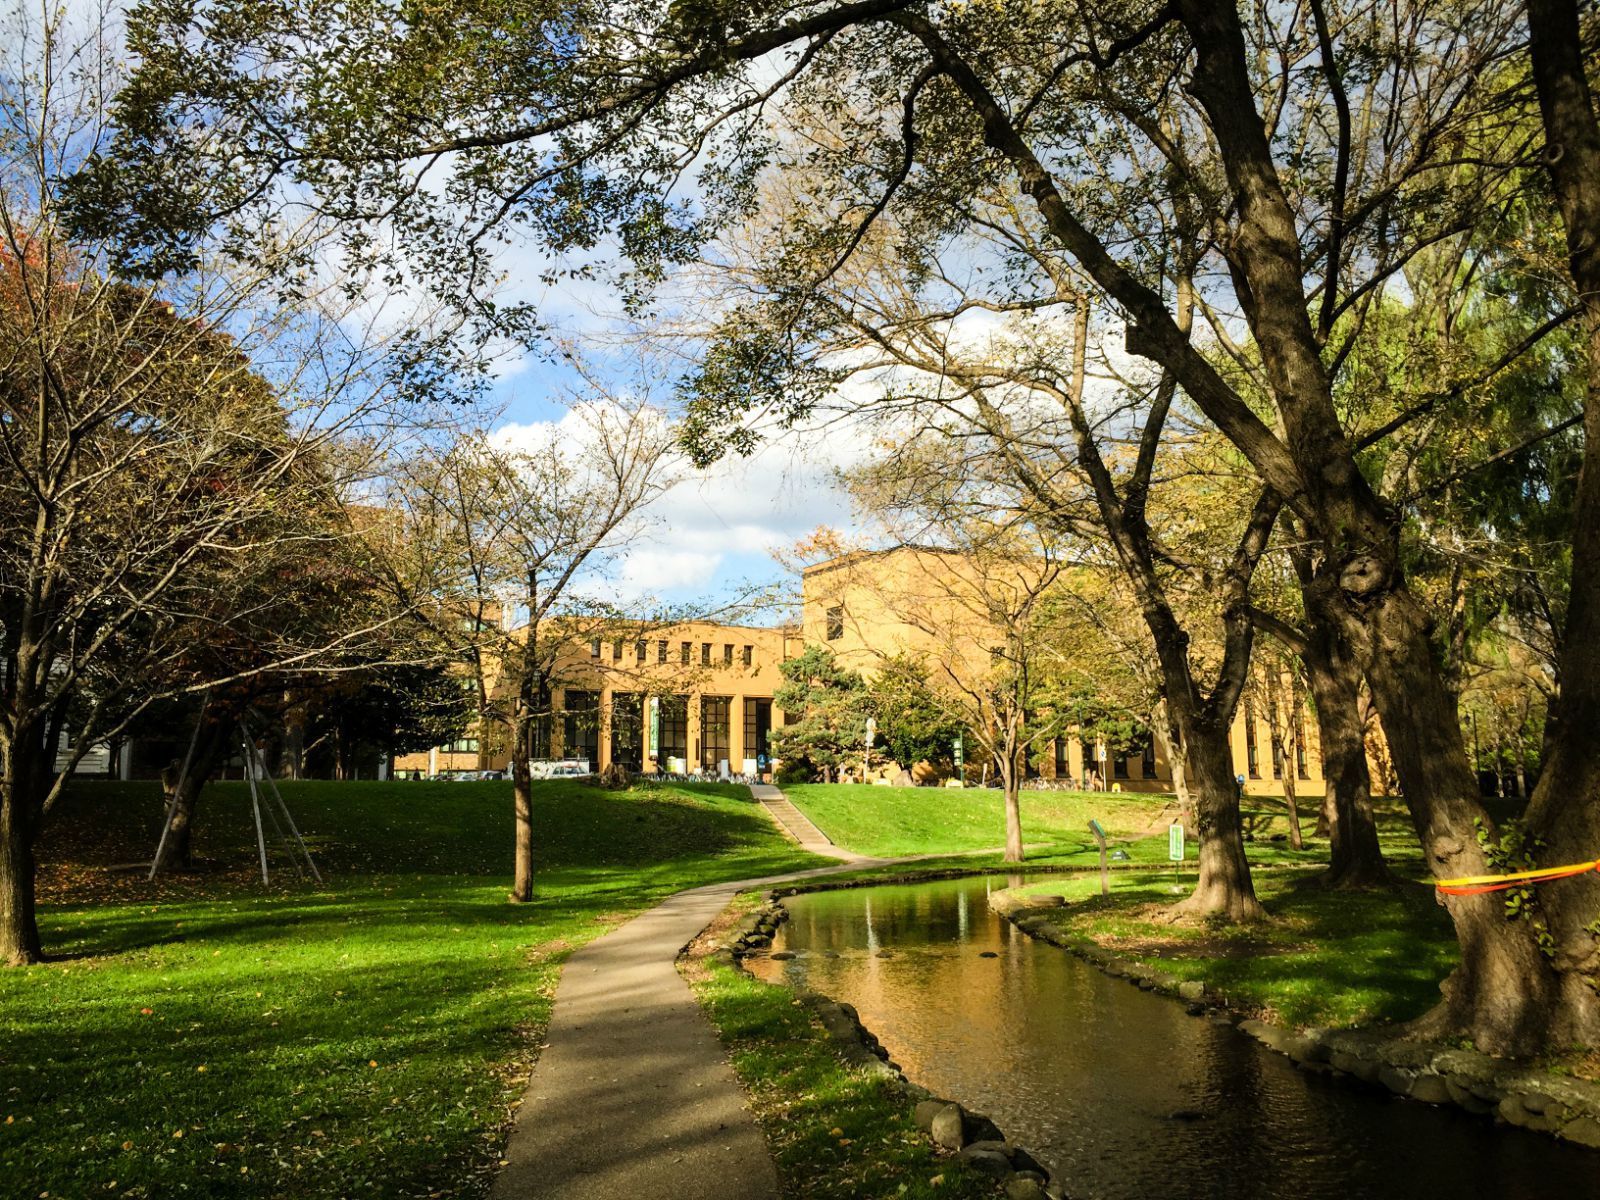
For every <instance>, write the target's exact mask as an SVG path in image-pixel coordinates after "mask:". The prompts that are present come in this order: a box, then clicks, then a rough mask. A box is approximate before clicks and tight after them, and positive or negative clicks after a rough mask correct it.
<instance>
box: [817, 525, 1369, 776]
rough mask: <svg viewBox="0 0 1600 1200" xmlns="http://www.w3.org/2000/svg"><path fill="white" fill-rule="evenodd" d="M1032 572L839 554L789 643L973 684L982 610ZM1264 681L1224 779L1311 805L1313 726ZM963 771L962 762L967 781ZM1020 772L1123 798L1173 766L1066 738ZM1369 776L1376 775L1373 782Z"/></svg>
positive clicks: (1150, 755)
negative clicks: (984, 573)
mask: <svg viewBox="0 0 1600 1200" xmlns="http://www.w3.org/2000/svg"><path fill="white" fill-rule="evenodd" d="M984 569H987V570H988V571H990V572H991V573H992V572H994V571H996V570H999V571H1002V572H1004V573H1005V574H1006V575H1008V576H1012V577H1014V578H1013V579H1012V580H1010V581H1009V582H1008V581H1007V580H1002V581H1001V583H1000V585H999V586H998V587H997V586H996V583H995V580H994V579H993V578H992V576H991V577H989V578H983V579H979V578H977V577H976V573H977V572H978V571H980V570H984ZM1038 569H1039V568H1038V567H1037V566H1029V565H1028V560H1026V559H1017V560H1001V561H999V562H998V563H997V562H990V563H988V564H987V566H986V567H983V566H980V565H978V564H976V563H975V561H974V560H973V559H972V558H971V557H970V556H966V555H962V554H959V553H953V552H950V551H946V550H941V549H937V548H930V547H920V546H898V547H894V548H892V549H889V550H881V551H858V552H855V553H851V554H846V555H842V556H840V557H839V558H835V559H832V560H830V561H828V562H824V563H819V564H817V565H815V566H812V567H809V568H807V569H806V571H805V572H804V573H803V575H802V579H801V588H802V605H801V628H800V637H801V640H802V641H803V642H804V643H806V644H820V645H825V646H827V647H829V648H830V649H831V650H833V652H834V654H835V655H836V656H837V658H838V660H839V662H840V663H841V664H842V665H844V666H847V667H849V668H850V669H851V670H855V671H860V672H861V673H862V674H864V675H867V676H869V677H870V676H871V675H872V674H873V673H874V672H875V671H876V670H877V669H878V666H879V665H880V664H881V663H882V662H883V660H884V659H886V658H889V657H891V656H893V655H896V654H902V653H904V654H909V655H912V656H916V657H920V658H924V659H932V660H934V661H938V662H941V663H947V664H950V666H951V668H952V669H953V670H955V671H957V672H959V671H960V670H961V669H962V666H963V664H965V667H966V669H968V670H970V671H972V672H973V673H974V674H973V677H974V678H976V677H977V675H976V673H977V672H979V671H982V670H984V669H986V667H987V663H988V659H989V653H990V650H989V647H990V646H991V645H993V644H994V643H995V642H996V641H997V640H999V639H1000V638H1001V636H1002V635H1001V634H1000V633H999V632H998V631H997V630H996V629H995V628H994V626H993V625H992V624H991V623H990V621H989V619H988V616H987V614H988V612H989V611H992V610H993V609H994V608H996V607H999V608H1001V609H1003V608H1004V607H1005V601H1006V598H1007V597H1006V592H1007V590H1008V586H1012V587H1016V586H1022V585H1025V584H1027V583H1028V582H1030V573H1031V572H1036V571H1037V570H1038ZM1266 682H1267V681H1266V680H1265V679H1264V678H1263V677H1262V675H1261V672H1260V670H1259V669H1258V670H1257V672H1256V677H1255V678H1254V679H1253V680H1252V685H1251V687H1250V688H1249V689H1247V693H1246V695H1245V697H1244V698H1243V699H1242V700H1241V702H1240V704H1239V707H1238V710H1237V712H1236V713H1235V714H1234V720H1233V727H1232V730H1231V732H1230V737H1229V741H1230V745H1231V748H1232V752H1233V763H1234V771H1235V774H1236V775H1238V776H1242V777H1243V780H1244V784H1243V788H1244V791H1245V793H1246V794H1247V795H1270V796H1281V795H1283V794H1284V783H1285V779H1286V778H1292V780H1293V782H1294V785H1295V791H1296V793H1297V794H1298V795H1303V796H1309V797H1321V796H1322V795H1323V794H1324V793H1325V791H1326V784H1325V782H1324V778H1323V773H1322V756H1321V751H1320V748H1319V745H1318V740H1317V727H1316V721H1315V720H1314V719H1313V717H1312V714H1311V713H1309V712H1308V711H1307V709H1306V707H1305V704H1304V702H1303V701H1301V702H1299V703H1298V704H1297V705H1295V707H1296V711H1293V712H1290V711H1288V709H1289V708H1290V706H1291V702H1290V694H1291V693H1292V691H1293V689H1291V688H1289V687H1288V686H1287V685H1285V686H1280V687H1276V688H1268V687H1266V686H1265V683H1266ZM1280 707H1281V708H1282V709H1283V710H1284V711H1281V712H1280V711H1277V710H1278V709H1279V708H1280ZM1290 723H1292V726H1291V724H1290ZM1290 727H1292V728H1293V729H1294V731H1295V734H1296V736H1295V738H1294V740H1293V744H1292V749H1291V750H1290V751H1289V753H1288V754H1287V755H1286V754H1285V753H1283V748H1284V739H1283V738H1282V736H1281V735H1282V733H1283V731H1284V730H1285V729H1286V728H1290ZM1274 729H1276V730H1277V731H1278V732H1279V735H1280V736H1276V737H1275V736H1274ZM1286 759H1292V761H1286ZM974 765H975V764H972V763H969V764H968V767H969V775H970V774H973V773H974V772H973V770H972V768H973V766H974ZM980 770H981V768H980ZM1030 771H1031V772H1032V773H1033V774H1035V775H1036V776H1037V777H1039V778H1044V779H1056V780H1062V781H1064V782H1070V783H1072V784H1074V785H1076V786H1091V785H1094V784H1095V783H1096V781H1098V786H1102V787H1107V788H1110V787H1113V786H1115V787H1118V788H1120V789H1121V790H1123V791H1131V792H1170V791H1171V790H1172V789H1173V778H1172V766H1171V763H1170V762H1169V761H1168V757H1167V752H1166V748H1165V746H1164V745H1163V743H1162V741H1161V739H1157V738H1148V739H1146V741H1145V743H1144V746H1143V748H1142V750H1141V751H1140V752H1137V753H1132V754H1123V753H1119V752H1118V750H1117V749H1116V748H1113V747H1109V746H1107V745H1106V744H1105V743H1104V742H1103V741H1096V740H1094V739H1084V738H1080V737H1078V736H1077V735H1076V734H1074V733H1071V732H1069V733H1068V734H1067V736H1065V737H1061V738H1058V739H1056V740H1055V741H1054V743H1052V744H1050V745H1048V746H1046V747H1044V748H1043V750H1042V752H1041V753H1038V754H1037V755H1036V757H1035V759H1034V761H1033V762H1032V763H1030ZM1378 778H1379V776H1378V774H1377V773H1376V772H1375V773H1374V781H1375V784H1376V781H1377V780H1378Z"/></svg>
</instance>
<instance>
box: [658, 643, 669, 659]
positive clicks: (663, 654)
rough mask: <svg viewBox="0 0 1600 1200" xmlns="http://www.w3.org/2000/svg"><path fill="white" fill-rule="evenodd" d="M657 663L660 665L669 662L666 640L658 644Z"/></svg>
mask: <svg viewBox="0 0 1600 1200" xmlns="http://www.w3.org/2000/svg"><path fill="white" fill-rule="evenodd" d="M656 661H657V662H658V663H664V662H666V661H667V643H666V641H665V640H662V641H659V642H657V643H656Z"/></svg>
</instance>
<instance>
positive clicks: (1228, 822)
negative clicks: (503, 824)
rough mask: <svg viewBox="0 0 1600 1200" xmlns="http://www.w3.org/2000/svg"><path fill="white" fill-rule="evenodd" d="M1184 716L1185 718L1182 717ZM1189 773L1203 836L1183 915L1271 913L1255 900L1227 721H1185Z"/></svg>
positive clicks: (1251, 917) (1247, 917)
mask: <svg viewBox="0 0 1600 1200" xmlns="http://www.w3.org/2000/svg"><path fill="white" fill-rule="evenodd" d="M1181 719H1182V718H1180V720H1181ZM1183 744H1184V746H1185V747H1186V749H1187V751H1188V768H1189V777H1190V778H1191V779H1192V780H1193V781H1194V785H1195V788H1194V795H1195V800H1196V804H1195V826H1196V832H1197V833H1198V835H1199V839H1200V879H1199V881H1198V882H1197V883H1196V884H1195V889H1194V891H1193V893H1191V894H1190V896H1189V897H1188V899H1186V900H1184V901H1183V903H1181V904H1179V905H1178V906H1177V909H1176V911H1177V912H1179V913H1184V914H1197V915H1205V916H1213V915H1215V916H1225V917H1227V918H1228V919H1229V920H1231V921H1238V922H1244V921H1257V920H1260V919H1261V918H1262V917H1264V916H1265V915H1266V912H1265V910H1264V909H1263V908H1262V907H1261V902H1260V901H1259V900H1257V899H1256V890H1255V883H1254V881H1253V880H1252V879H1251V876H1250V860H1249V859H1248V858H1247V857H1246V856H1245V850H1244V830H1243V828H1242V827H1241V825H1240V820H1239V785H1238V781H1237V780H1236V779H1235V777H1234V770H1233V753H1232V749H1231V747H1230V745H1229V742H1228V725H1227V724H1221V723H1217V722H1204V721H1196V720H1190V721H1187V722H1185V723H1184V730H1183Z"/></svg>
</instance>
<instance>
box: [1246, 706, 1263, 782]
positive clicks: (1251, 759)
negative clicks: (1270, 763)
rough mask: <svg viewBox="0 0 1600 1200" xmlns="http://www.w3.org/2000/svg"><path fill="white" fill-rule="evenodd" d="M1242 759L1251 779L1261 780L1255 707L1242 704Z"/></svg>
mask: <svg viewBox="0 0 1600 1200" xmlns="http://www.w3.org/2000/svg"><path fill="white" fill-rule="evenodd" d="M1244 757H1245V767H1246V769H1247V770H1248V771H1249V772H1250V778H1251V779H1260V778H1261V753H1260V751H1259V750H1258V749H1257V748H1256V706H1255V705H1254V704H1252V703H1251V702H1250V701H1248V700H1246V701H1245V702H1244Z"/></svg>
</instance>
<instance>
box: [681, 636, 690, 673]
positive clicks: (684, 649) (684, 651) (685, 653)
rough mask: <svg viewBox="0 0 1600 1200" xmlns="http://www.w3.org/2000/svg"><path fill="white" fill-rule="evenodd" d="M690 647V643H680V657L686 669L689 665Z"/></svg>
mask: <svg viewBox="0 0 1600 1200" xmlns="http://www.w3.org/2000/svg"><path fill="white" fill-rule="evenodd" d="M689 646H690V643H688V642H679V643H678V657H679V659H680V660H681V661H682V663H683V665H684V666H686V667H687V666H688V665H689Z"/></svg>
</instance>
